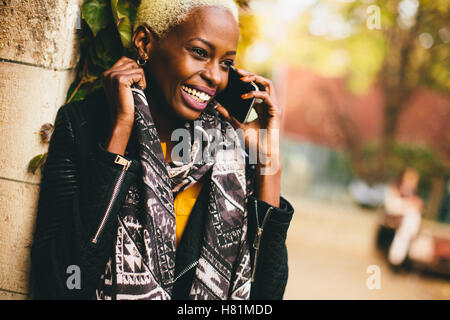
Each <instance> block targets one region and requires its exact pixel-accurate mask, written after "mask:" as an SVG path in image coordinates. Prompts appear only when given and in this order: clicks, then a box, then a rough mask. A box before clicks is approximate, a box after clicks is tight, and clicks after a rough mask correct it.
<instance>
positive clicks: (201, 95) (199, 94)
mask: <svg viewBox="0 0 450 320" xmlns="http://www.w3.org/2000/svg"><path fill="white" fill-rule="evenodd" d="M181 89H183V91H184V92H186V93H187V94H189V95H190V96H191V97H192V98H193V99H194V100H195V101H197V102H200V103H205V102H208V101H209V100H211V96H210V95H209V94H207V93H206V92H203V91H200V90H197V89H194V88H191V87H188V86H186V85H182V86H181Z"/></svg>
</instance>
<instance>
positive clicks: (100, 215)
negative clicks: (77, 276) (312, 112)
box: [32, 0, 293, 299]
mask: <svg viewBox="0 0 450 320" xmlns="http://www.w3.org/2000/svg"><path fill="white" fill-rule="evenodd" d="M133 30H134V33H133V37H132V45H133V48H134V49H135V50H136V52H137V54H138V56H139V58H138V59H137V60H136V61H134V60H132V59H130V58H128V57H122V58H121V59H119V60H118V61H117V62H116V63H115V64H114V65H113V66H112V67H111V68H110V69H108V70H106V71H105V72H104V73H103V84H104V90H99V91H97V92H94V93H93V94H92V95H90V96H88V97H87V98H86V99H85V100H83V101H78V102H73V103H70V104H68V105H66V106H64V107H62V108H60V110H59V112H58V115H57V118H56V121H55V131H54V133H53V136H52V140H51V143H50V148H49V153H48V158H47V162H46V165H45V168H44V172H43V178H42V183H41V193H40V198H39V207H38V215H37V224H36V233H35V241H34V244H33V249H32V270H33V275H32V276H33V278H34V295H35V297H36V298H59V299H61V298H63V299H74V298H75V299H77V298H83V299H91V298H93V299H250V298H252V299H253V298H255V299H281V298H282V296H283V293H284V289H285V286H286V282H287V251H286V244H285V239H286V233H287V229H288V226H289V222H290V220H291V218H292V214H293V208H292V206H291V205H290V204H289V202H288V201H287V200H286V199H284V198H283V197H281V196H280V176H281V168H280V167H278V166H277V164H279V157H280V154H279V141H278V129H279V124H280V119H281V117H280V111H279V108H278V106H277V102H276V97H275V90H274V88H273V85H272V83H271V82H270V81H269V80H267V79H265V78H263V77H260V76H258V75H255V74H252V73H250V72H248V71H244V70H241V69H237V70H238V72H239V73H240V74H241V76H242V79H241V81H243V82H254V83H256V84H257V85H258V87H259V89H260V90H258V91H252V92H249V93H248V94H247V95H245V96H244V97H242V99H251V98H252V99H253V98H260V100H261V102H260V103H256V104H255V105H254V108H255V110H256V112H257V113H258V119H256V120H254V121H252V122H250V123H239V122H238V121H237V120H236V119H235V118H233V117H232V116H230V115H229V113H228V111H227V110H226V109H225V108H224V107H222V106H220V105H218V104H217V102H216V101H215V99H214V98H215V97H216V95H217V94H218V93H220V92H222V91H223V90H224V89H225V88H226V87H227V84H228V75H229V70H230V66H231V65H233V62H234V59H235V57H236V48H237V44H238V39H239V25H238V18H237V7H236V5H235V4H234V2H233V1H230V0H200V1H192V0H176V1H169V0H167V1H161V0H142V2H141V5H140V7H139V9H138V13H137V19H136V24H135V26H134V28H133ZM180 129H182V130H185V132H186V134H187V136H188V137H189V138H188V139H187V140H186V141H185V142H186V143H187V144H188V146H189V148H188V150H189V151H188V156H187V157H186V158H187V159H188V161H187V162H183V161H179V159H178V157H177V156H178V155H174V157H176V158H177V159H172V153H173V152H172V149H174V148H173V147H174V145H175V144H174V143H175V141H172V137H173V136H174V133H175V132H178V131H177V130H180ZM237 129H242V130H244V132H245V130H247V129H256V130H261V129H264V135H263V134H259V135H257V141H254V142H255V143H256V145H257V148H258V149H259V154H260V155H261V154H262V156H264V157H265V158H269V161H268V162H267V161H265V162H264V163H260V162H258V163H257V164H256V166H254V165H250V163H249V159H248V158H247V157H244V156H243V153H241V152H236V151H237V150H238V151H239V150H241V148H244V147H245V148H246V149H247V150H248V148H249V143H250V141H248V139H245V140H244V142H245V143H244V144H245V146H244V145H242V146H241V140H240V137H239V135H238V130H237ZM212 130H213V131H214V130H215V131H217V132H220V133H221V135H218V136H214V137H212V136H210V135H209V133H210V132H212ZM272 132H275V133H272ZM262 136H266V137H268V139H262V138H261V137H262ZM213 138H214V139H215V141H214V142H215V143H216V145H215V146H213V144H212V143H211V142H212V141H213ZM204 141H206V142H207V143H206V146H205V145H204V143H203V142H204ZM267 141H270V143H268V142H267ZM269 144H270V147H269ZM217 145H219V146H221V148H217ZM222 147H223V149H222ZM204 154H208V155H211V157H203V155H204ZM274 164H275V170H273V168H272V170H271V172H272V174H270V175H267V174H266V175H264V174H263V173H262V172H264V171H265V170H264V169H268V166H269V165H270V166H273V165H274ZM255 169H256V170H255ZM250 244H253V245H250ZM73 265H76V266H78V267H79V269H80V270H81V286H78V287H77V288H76V289H73V286H70V288H68V286H67V276H70V275H67V273H66V271H67V270H68V268H69V267H71V266H73Z"/></svg>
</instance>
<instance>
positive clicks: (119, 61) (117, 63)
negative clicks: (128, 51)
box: [111, 56, 134, 69]
mask: <svg viewBox="0 0 450 320" xmlns="http://www.w3.org/2000/svg"><path fill="white" fill-rule="evenodd" d="M130 61H134V60H133V59H131V58H128V57H127V56H122V57H121V58H120V59H119V60H117V61H116V63H114V64H113V65H112V67H111V69H112V68H115V67H118V66H120V65H122V64H124V63H127V62H130Z"/></svg>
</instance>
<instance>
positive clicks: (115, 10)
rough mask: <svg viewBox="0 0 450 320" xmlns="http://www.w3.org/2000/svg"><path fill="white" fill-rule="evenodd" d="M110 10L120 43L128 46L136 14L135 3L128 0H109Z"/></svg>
mask: <svg viewBox="0 0 450 320" xmlns="http://www.w3.org/2000/svg"><path fill="white" fill-rule="evenodd" d="M111 10H112V14H113V19H114V22H115V25H116V26H117V30H118V31H119V35H120V40H121V42H122V45H123V46H124V47H125V48H129V47H130V45H131V36H132V33H133V28H132V25H133V22H134V19H135V16H136V8H135V4H134V3H133V2H131V1H129V0H111Z"/></svg>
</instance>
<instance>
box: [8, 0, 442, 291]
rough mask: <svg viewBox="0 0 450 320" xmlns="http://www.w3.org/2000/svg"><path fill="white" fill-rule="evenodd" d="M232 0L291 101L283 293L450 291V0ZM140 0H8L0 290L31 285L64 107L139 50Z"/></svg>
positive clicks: (247, 48)
mask: <svg viewBox="0 0 450 320" xmlns="http://www.w3.org/2000/svg"><path fill="white" fill-rule="evenodd" d="M236 1H237V2H238V3H239V4H240V5H241V9H240V16H241V18H240V23H241V41H240V44H239V52H238V56H239V59H238V61H237V65H238V66H239V67H241V68H243V69H247V70H250V71H252V72H255V73H259V74H261V75H263V76H265V77H268V78H271V79H272V80H273V81H274V83H275V86H276V88H277V90H278V98H279V102H280V105H281V106H282V108H283V110H284V113H283V124H282V162H283V177H282V195H283V196H284V197H285V198H286V199H288V200H289V201H290V202H291V203H292V205H293V206H294V207H295V215H294V217H293V221H292V223H291V226H290V229H289V233H288V239H287V244H288V250H289V268H290V271H289V282H288V286H287V290H286V294H285V299H450V224H449V223H450V179H449V177H450V126H449V124H450V95H449V89H450V77H449V73H450V60H449V53H450V52H449V51H450V46H449V41H450V25H449V22H450V10H449V9H450V1H448V0H389V1H387V0H379V1H375V0H364V1H363V0H359V1H357V0H333V1H332V0H251V1H248V0H236ZM139 2H140V1H139V0H112V1H110V0H29V1H20V0H3V1H1V2H0V25H2V28H1V30H0V145H1V148H0V155H1V156H0V214H1V215H0V242H1V243H2V250H0V299H27V298H29V286H28V281H29V265H30V259H29V251H30V247H31V243H32V240H33V237H32V235H33V230H34V221H35V213H36V203H37V197H38V193H39V183H40V170H39V168H42V164H43V163H44V162H45V159H46V151H47V148H48V142H49V140H50V136H51V132H52V130H53V125H52V122H53V121H54V119H55V114H56V111H57V110H58V108H59V107H60V106H61V105H63V104H65V103H68V102H70V101H75V100H82V99H84V98H85V96H86V95H87V94H89V93H90V92H92V91H93V90H95V89H98V88H100V87H101V79H100V75H101V73H102V72H103V71H104V70H105V69H108V68H110V67H111V66H112V64H114V63H115V62H116V61H117V60H118V59H119V58H120V57H121V56H122V55H123V54H129V55H130V56H132V53H131V51H130V50H129V48H130V40H131V26H132V24H133V21H134V16H135V12H136V7H137V5H138V4H139ZM43 93H45V94H43Z"/></svg>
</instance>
